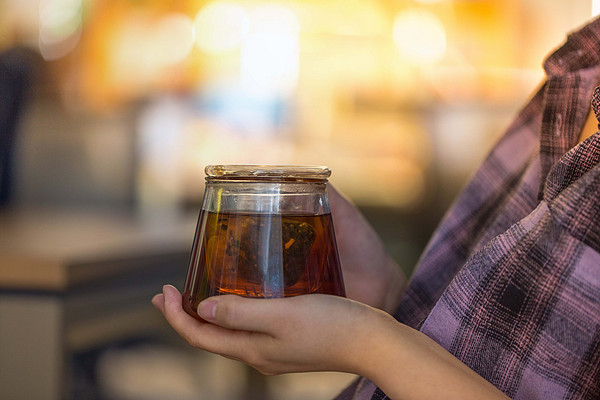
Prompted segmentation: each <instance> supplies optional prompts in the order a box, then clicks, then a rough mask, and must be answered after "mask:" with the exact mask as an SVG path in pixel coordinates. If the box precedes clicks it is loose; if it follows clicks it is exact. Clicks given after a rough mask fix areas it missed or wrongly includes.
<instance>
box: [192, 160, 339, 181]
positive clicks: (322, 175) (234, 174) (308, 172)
mask: <svg viewBox="0 0 600 400" xmlns="http://www.w3.org/2000/svg"><path fill="white" fill-rule="evenodd" d="M204 172H205V173H206V180H207V181H216V180H242V181H303V182H326V181H327V178H329V176H330V175H331V169H330V168H328V167H324V166H311V165H249V164H248V165H209V166H207V167H206V168H205V169H204Z"/></svg>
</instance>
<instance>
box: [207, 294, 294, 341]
mask: <svg viewBox="0 0 600 400" xmlns="http://www.w3.org/2000/svg"><path fill="white" fill-rule="evenodd" d="M289 300H293V299H251V298H246V297H240V296H234V295H222V296H214V297H209V298H208V299H206V300H203V301H202V302H201V303H200V304H199V305H198V315H200V317H202V318H203V319H204V320H206V321H208V322H211V323H213V324H215V325H219V326H222V327H224V328H228V329H235V330H243V331H254V332H269V331H271V330H272V328H273V326H274V324H275V323H276V321H277V320H279V315H280V313H281V308H282V307H281V306H282V301H289Z"/></svg>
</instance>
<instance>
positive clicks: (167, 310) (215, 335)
mask: <svg viewBox="0 0 600 400" xmlns="http://www.w3.org/2000/svg"><path fill="white" fill-rule="evenodd" d="M161 299H162V300H163V305H162V308H161V306H160V300H161ZM152 300H153V304H155V306H156V307H157V308H158V309H159V310H161V311H162V313H163V315H164V316H165V318H166V320H167V322H168V323H169V325H171V327H172V328H173V329H174V330H175V331H176V332H177V333H178V334H179V336H181V337H182V338H183V339H185V341H186V342H188V343H189V344H190V345H191V346H193V347H197V348H200V349H204V350H209V351H213V352H215V351H216V350H217V349H219V348H220V346H221V342H222V339H223V338H224V337H225V336H226V333H224V332H223V331H224V329H223V328H221V327H219V326H216V325H213V324H208V323H202V322H200V321H198V320H197V319H195V318H194V317H192V316H190V315H188V313H186V312H185V310H184V309H183V306H182V298H181V294H180V293H179V291H178V290H177V289H176V288H175V287H173V286H171V285H165V286H164V287H163V293H162V294H158V295H156V296H155V297H154V298H153V299H152ZM156 303H158V305H157V304H156Z"/></svg>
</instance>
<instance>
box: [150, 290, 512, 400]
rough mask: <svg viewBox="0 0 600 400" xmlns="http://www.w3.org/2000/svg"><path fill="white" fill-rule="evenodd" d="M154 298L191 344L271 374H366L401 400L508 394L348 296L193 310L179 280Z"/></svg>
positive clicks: (244, 301) (206, 305)
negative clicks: (194, 314) (188, 308)
mask: <svg viewBox="0 0 600 400" xmlns="http://www.w3.org/2000/svg"><path fill="white" fill-rule="evenodd" d="M152 303H153V304H154V305H155V306H156V308H158V309H159V310H160V311H161V312H162V313H163V315H164V316H165V318H166V319H167V321H168V322H169V324H170V325H171V326H172V327H173V328H174V329H175V330H176V331H177V333H179V335H180V336H182V337H183V338H184V339H185V340H186V341H187V342H188V343H189V344H190V345H191V346H193V347H196V348H198V349H203V350H207V351H210V352H213V353H217V354H220V355H223V356H225V357H228V358H231V359H234V360H239V361H243V362H245V363H247V364H249V365H251V366H252V367H254V368H256V369H257V370H258V371H260V372H262V373H263V374H266V375H275V374H280V373H286V372H308V371H341V372H351V373H355V374H358V375H363V376H366V377H367V378H369V379H371V380H372V381H373V382H375V384H377V385H378V386H379V387H381V388H382V389H383V390H384V392H386V393H387V394H388V396H390V397H391V398H394V399H400V398H402V399H415V400H416V399H424V398H445V399H461V400H465V399H477V400H481V399H502V400H506V399H507V397H505V396H504V394H503V393H502V392H500V391H498V389H496V388H495V387H494V386H492V385H491V384H490V383H489V382H487V381H485V380H484V379H483V378H481V377H480V376H479V375H477V374H476V373H475V372H473V371H472V370H471V369H469V368H468V367H467V366H466V365H464V364H463V363H461V362H460V361H459V360H458V359H456V358H454V356H452V355H451V354H450V353H448V352H447V351H446V350H444V349H443V348H442V347H441V346H439V345H438V344H437V343H435V342H434V341H433V340H431V339H430V338H428V337H427V336H425V335H423V334H422V333H421V332H419V331H416V330H413V329H411V328H409V327H407V326H405V325H402V324H400V323H399V322H397V321H396V320H395V319H394V318H392V317H391V316H390V315H389V314H387V313H385V312H383V311H381V310H377V309H375V308H372V307H369V306H367V305H365V304H361V303H358V302H355V301H352V300H349V299H346V298H342V297H338V296H329V295H320V294H311V295H304V296H298V297H291V298H283V299H248V298H243V297H238V296H233V295H227V296H216V297H211V298H208V299H206V300H204V301H203V302H201V303H200V306H199V307H198V313H199V315H200V316H201V317H202V318H204V319H205V320H206V321H207V322H201V321H199V320H197V319H195V318H194V317H191V316H189V315H188V314H187V313H186V312H185V311H184V310H183V308H182V299H181V295H180V294H179V292H178V291H177V289H175V288H174V287H173V286H170V285H166V286H164V287H163V293H162V294H158V295H156V296H154V298H153V299H152Z"/></svg>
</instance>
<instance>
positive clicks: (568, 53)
mask: <svg viewBox="0 0 600 400" xmlns="http://www.w3.org/2000/svg"><path fill="white" fill-rule="evenodd" d="M544 69H545V71H546V75H547V79H546V81H545V82H544V84H543V85H542V87H541V88H540V89H539V91H538V92H537V93H536V94H535V96H534V97H533V98H532V99H531V101H530V102H529V104H527V106H526V107H525V108H524V109H523V110H522V111H521V112H520V113H519V115H518V116H517V118H516V119H515V121H514V122H513V123H512V124H511V126H510V127H509V129H508V131H507V132H506V134H505V135H504V136H503V137H502V139H501V140H500V141H499V143H498V144H497V145H496V147H495V148H494V149H493V150H492V151H491V153H490V154H489V156H488V157H487V159H486V160H485V161H484V163H483V164H482V166H481V167H480V168H479V170H478V171H477V172H476V174H475V176H474V177H473V179H472V180H471V181H470V183H469V184H468V186H467V187H466V188H465V189H464V191H463V192H462V193H461V195H460V196H459V197H458V199H457V200H456V202H455V204H454V205H453V206H452V208H451V209H450V210H449V212H448V213H447V215H446V216H445V218H444V219H443V221H442V222H441V225H440V226H439V227H438V229H437V230H436V232H435V234H434V236H433V237H432V239H431V241H430V243H429V244H428V246H427V248H426V249H425V252H424V253H423V256H422V258H421V260H420V262H419V265H418V266H417V268H416V270H415V273H414V275H413V277H412V278H411V281H410V284H409V287H408V289H407V291H406V293H405V295H404V296H403V298H402V300H401V302H400V305H399V307H398V309H397V311H396V313H395V315H394V316H395V317H396V319H398V321H400V322H402V323H405V324H407V325H409V326H411V327H413V328H416V329H420V330H421V331H422V332H423V333H425V334H426V335H428V336H429V337H431V338H433V339H434V340H435V341H436V342H437V343H439V344H440V345H442V346H443V347H444V348H446V349H447V350H448V351H449V352H450V353H452V354H453V355H454V356H456V357H457V358H458V359H460V360H461V361H462V362H463V363H465V364H466V365H467V366H469V367H470V368H471V369H473V370H474V371H476V372H477V373H478V374H480V375H481V376H482V377H483V378H485V379H486V380H488V381H489V382H491V383H492V384H493V385H495V386H496V387H497V388H499V389H500V390H502V391H503V392H504V393H506V395H508V396H509V397H511V398H515V399H599V398H600V164H599V161H600V134H599V133H596V134H595V135H593V136H592V137H590V138H589V139H587V140H585V141H584V142H582V143H581V144H579V145H577V141H578V138H579V134H580V132H581V130H582V128H583V126H584V123H585V120H586V117H587V115H588V112H589V110H590V100H591V99H592V95H593V100H592V106H593V108H594V111H595V113H596V115H597V116H598V117H599V119H600V107H599V106H600V88H598V89H596V90H595V91H594V88H595V87H596V86H597V85H598V84H600V19H597V20H595V21H592V22H591V23H590V24H589V25H587V26H585V27H583V28H582V29H581V30H579V31H578V32H576V33H573V34H571V35H570V36H569V37H568V39H567V41H566V43H565V44H564V45H563V46H562V47H561V48H559V49H558V50H556V51H555V52H554V53H553V54H552V55H551V56H550V57H548V59H547V60H546V61H545V63H544ZM374 390H375V386H374V385H373V384H372V383H371V382H369V381H368V380H366V379H364V378H362V379H360V380H358V381H356V382H355V383H354V384H353V385H352V386H351V387H349V388H348V389H346V390H345V391H344V392H343V393H342V394H341V395H340V396H339V397H338V399H340V400H343V399H369V398H371V399H373V400H382V399H387V398H388V397H387V396H386V395H385V394H384V393H383V392H382V391H381V390H380V389H376V390H375V392H374V393H373V391H374Z"/></svg>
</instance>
